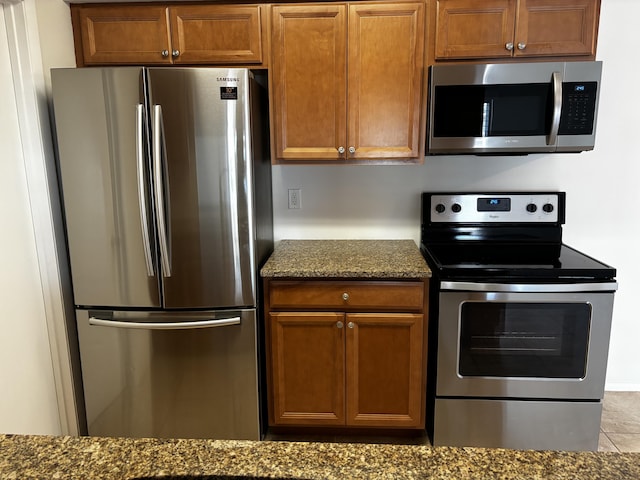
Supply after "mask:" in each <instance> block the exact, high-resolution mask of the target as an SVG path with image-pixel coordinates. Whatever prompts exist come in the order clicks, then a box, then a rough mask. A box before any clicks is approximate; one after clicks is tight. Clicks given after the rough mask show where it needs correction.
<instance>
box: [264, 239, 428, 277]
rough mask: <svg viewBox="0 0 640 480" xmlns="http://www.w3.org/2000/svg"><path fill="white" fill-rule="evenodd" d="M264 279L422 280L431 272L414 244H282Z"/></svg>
mask: <svg viewBox="0 0 640 480" xmlns="http://www.w3.org/2000/svg"><path fill="white" fill-rule="evenodd" d="M260 274H261V275H262V276H263V277H278V278H284V277H289V278H425V277H430V276H431V270H429V267H428V266H427V263H426V262H425V261H424V258H423V257H422V254H421V253H420V250H419V249H418V247H417V246H416V244H415V242H414V241H413V240H282V241H280V242H279V243H278V244H277V245H276V247H275V249H274V252H273V254H272V255H271V257H269V259H268V260H267V262H266V263H265V264H264V266H263V267H262V270H261V271H260Z"/></svg>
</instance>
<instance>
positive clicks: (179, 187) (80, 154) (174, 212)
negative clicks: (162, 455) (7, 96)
mask: <svg viewBox="0 0 640 480" xmlns="http://www.w3.org/2000/svg"><path fill="white" fill-rule="evenodd" d="M51 73H52V75H51V76H52V89H53V106H54V117H55V127H56V136H57V147H58V161H59V176H60V184H61V190H62V197H63V204H64V216H65V223H66V233H67V242H68V254H69V261H70V269H71V276H72V283H73V293H74V302H75V305H76V317H77V328H78V344H79V350H80V362H81V370H82V383H83V393H84V399H85V406H86V414H87V429H88V432H87V433H88V434H89V435H105V436H136V437H141V436H145V437H186V438H219V439H259V438H260V433H261V432H260V402H259V396H258V388H259V385H258V384H259V379H260V374H259V368H258V358H259V355H258V346H259V343H260V342H259V341H258V332H257V324H258V322H257V309H258V308H259V290H258V288H259V284H258V268H259V267H260V264H261V263H262V262H263V261H264V260H265V259H266V256H268V254H269V253H270V251H271V249H272V244H273V234H272V213H271V212H272V209H271V170H270V157H269V145H268V137H269V134H268V111H267V109H268V103H267V100H266V92H265V88H264V83H265V82H262V81H260V80H261V78H262V77H260V76H259V75H258V74H256V75H255V76H254V74H253V73H252V72H250V71H248V70H246V69H212V68H144V67H114V68H83V69H53V70H52V72H51Z"/></svg>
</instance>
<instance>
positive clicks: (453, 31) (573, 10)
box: [432, 0, 600, 61]
mask: <svg viewBox="0 0 640 480" xmlns="http://www.w3.org/2000/svg"><path fill="white" fill-rule="evenodd" d="M599 15H600V0H436V9H435V12H433V13H432V16H433V17H435V32H436V33H435V37H436V38H435V60H436V61H438V60H450V59H479V58H518V57H523V58H524V57H549V56H552V57H566V56H582V57H585V59H594V58H595V54H596V42H597V32H598V22H599ZM432 21H433V20H432Z"/></svg>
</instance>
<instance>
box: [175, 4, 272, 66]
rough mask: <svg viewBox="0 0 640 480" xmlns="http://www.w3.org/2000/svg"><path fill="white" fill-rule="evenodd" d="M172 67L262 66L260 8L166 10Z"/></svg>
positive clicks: (230, 7)
mask: <svg viewBox="0 0 640 480" xmlns="http://www.w3.org/2000/svg"><path fill="white" fill-rule="evenodd" d="M169 18H170V21H171V39H172V49H173V50H172V55H173V58H174V63H192V64H195V63H220V64H243V63H245V64H254V63H257V64H259V63H262V31H261V30H262V29H261V16H260V6H257V5H247V6H243V5H238V6H218V5H216V6H212V5H177V6H172V7H171V8H170V9H169Z"/></svg>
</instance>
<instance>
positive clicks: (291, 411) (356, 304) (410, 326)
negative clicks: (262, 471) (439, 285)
mask: <svg viewBox="0 0 640 480" xmlns="http://www.w3.org/2000/svg"><path fill="white" fill-rule="evenodd" d="M425 282H426V280H425V281H421V280H416V281H364V280H361V281H328V280H318V281H310V280H300V281H285V280H266V281H265V286H266V322H267V325H266V327H267V329H266V330H267V357H268V359H267V361H268V365H267V370H268V375H267V377H268V387H269V388H268V401H269V421H270V424H271V425H272V426H347V427H383V428H385V427H387V428H424V417H425V382H426V370H425V367H426V341H425V337H426V329H427V322H426V313H425V312H426V291H427V290H426V283H425ZM314 292H315V293H314Z"/></svg>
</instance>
